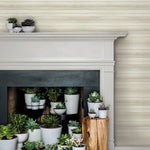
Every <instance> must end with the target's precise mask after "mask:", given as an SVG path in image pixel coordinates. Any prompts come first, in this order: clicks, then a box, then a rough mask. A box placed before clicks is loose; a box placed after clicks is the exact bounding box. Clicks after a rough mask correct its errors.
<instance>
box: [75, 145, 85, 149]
mask: <svg viewBox="0 0 150 150" xmlns="http://www.w3.org/2000/svg"><path fill="white" fill-rule="evenodd" d="M85 149H86V146H85V145H84V146H83V147H74V146H73V147H72V150H85Z"/></svg>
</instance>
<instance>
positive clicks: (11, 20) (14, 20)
mask: <svg viewBox="0 0 150 150" xmlns="http://www.w3.org/2000/svg"><path fill="white" fill-rule="evenodd" d="M7 21H8V23H13V24H15V23H17V19H16V18H8V19H7Z"/></svg>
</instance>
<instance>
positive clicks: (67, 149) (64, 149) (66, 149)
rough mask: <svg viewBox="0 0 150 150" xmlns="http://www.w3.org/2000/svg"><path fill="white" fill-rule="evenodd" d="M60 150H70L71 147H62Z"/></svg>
mask: <svg viewBox="0 0 150 150" xmlns="http://www.w3.org/2000/svg"><path fill="white" fill-rule="evenodd" d="M61 150H72V148H71V147H63V148H62V149H61Z"/></svg>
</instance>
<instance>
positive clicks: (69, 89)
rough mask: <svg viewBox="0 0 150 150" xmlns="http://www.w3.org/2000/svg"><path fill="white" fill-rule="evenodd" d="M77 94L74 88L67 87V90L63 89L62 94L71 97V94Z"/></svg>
mask: <svg viewBox="0 0 150 150" xmlns="http://www.w3.org/2000/svg"><path fill="white" fill-rule="evenodd" d="M77 92H78V89H77V88H75V87H68V88H66V89H65V92H64V93H65V94H69V95H71V94H76V93H77Z"/></svg>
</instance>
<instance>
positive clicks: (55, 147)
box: [45, 144, 57, 150]
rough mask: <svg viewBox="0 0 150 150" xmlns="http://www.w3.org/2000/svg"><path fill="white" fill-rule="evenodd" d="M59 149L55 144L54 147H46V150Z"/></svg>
mask: <svg viewBox="0 0 150 150" xmlns="http://www.w3.org/2000/svg"><path fill="white" fill-rule="evenodd" d="M56 149H57V145H56V144H53V145H49V144H48V145H46V149H45V150H56Z"/></svg>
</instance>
